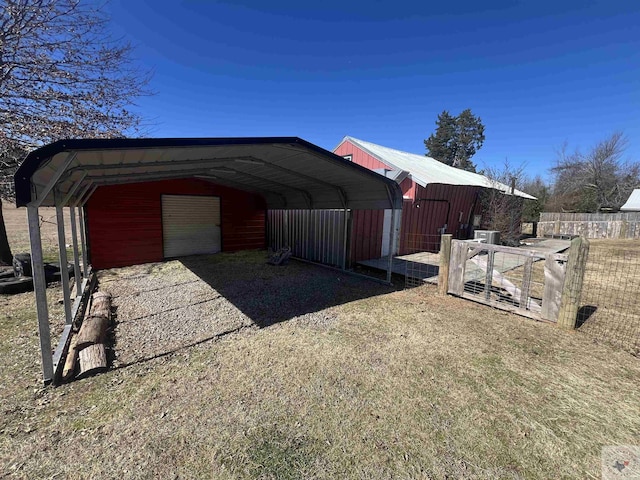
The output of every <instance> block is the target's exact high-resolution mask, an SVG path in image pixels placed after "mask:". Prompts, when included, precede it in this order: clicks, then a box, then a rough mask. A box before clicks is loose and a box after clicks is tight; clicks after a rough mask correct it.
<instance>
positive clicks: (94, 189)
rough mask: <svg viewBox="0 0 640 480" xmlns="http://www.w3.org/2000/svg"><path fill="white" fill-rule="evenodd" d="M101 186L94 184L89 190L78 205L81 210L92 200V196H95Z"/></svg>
mask: <svg viewBox="0 0 640 480" xmlns="http://www.w3.org/2000/svg"><path fill="white" fill-rule="evenodd" d="M98 187H99V185H96V184H93V185H92V186H91V188H90V189H89V192H88V193H87V195H86V196H85V197H84V198H83V199H82V201H81V202H80V203H79V204H78V206H79V207H80V208H82V207H84V204H85V203H87V202H88V201H89V199H90V198H91V195H93V192H95V191H96V190H97V189H98Z"/></svg>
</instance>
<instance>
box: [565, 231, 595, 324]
mask: <svg viewBox="0 0 640 480" xmlns="http://www.w3.org/2000/svg"><path fill="white" fill-rule="evenodd" d="M588 256H589V240H587V239H586V238H584V237H577V238H574V239H573V240H572V241H571V247H570V248H569V260H568V261H567V273H566V275H565V279H564V286H563V287H562V300H561V303H560V311H559V313H558V326H559V327H561V328H565V329H567V330H572V329H574V328H576V320H577V316H578V308H579V307H580V295H581V294H582V281H583V280H584V270H585V265H586V264H587V258H588Z"/></svg>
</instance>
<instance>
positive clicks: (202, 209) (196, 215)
mask: <svg viewBox="0 0 640 480" xmlns="http://www.w3.org/2000/svg"><path fill="white" fill-rule="evenodd" d="M162 238H163V242H164V256H165V258H172V257H182V256H185V255H197V254H203V253H216V252H219V251H220V250H221V243H222V242H221V237H220V197H206V196H192V195H162Z"/></svg>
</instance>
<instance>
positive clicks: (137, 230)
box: [86, 179, 266, 269]
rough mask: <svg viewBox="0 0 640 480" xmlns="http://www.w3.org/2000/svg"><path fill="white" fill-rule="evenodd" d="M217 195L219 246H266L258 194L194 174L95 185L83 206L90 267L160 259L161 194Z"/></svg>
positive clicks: (227, 248) (263, 209) (263, 206)
mask: <svg viewBox="0 0 640 480" xmlns="http://www.w3.org/2000/svg"><path fill="white" fill-rule="evenodd" d="M163 194H169V195H215V196H219V197H220V210H221V212H220V213H221V216H222V250H223V251H236V250H247V249H254V248H265V218H266V215H265V212H266V204H265V202H264V200H263V199H262V198H261V197H260V196H257V195H253V194H249V193H246V192H242V191H240V190H236V189H233V188H228V187H223V186H219V185H214V184H212V183H210V182H207V181H204V180H198V179H182V180H165V181H159V182H145V183H133V184H126V185H111V186H103V187H100V188H98V189H97V190H96V191H95V193H94V194H93V195H92V196H91V199H90V200H89V201H88V202H87V205H86V214H87V224H88V231H89V237H88V241H89V244H90V252H91V263H92V265H93V267H94V268H96V269H102V268H113V267H122V266H127V265H136V264H140V263H147V262H159V261H162V260H163V248H162V204H161V196H162V195H163Z"/></svg>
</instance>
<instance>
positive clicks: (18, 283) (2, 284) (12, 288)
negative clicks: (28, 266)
mask: <svg viewBox="0 0 640 480" xmlns="http://www.w3.org/2000/svg"><path fill="white" fill-rule="evenodd" d="M31 290H33V278H31V277H18V278H1V279H0V293H1V294H5V295H12V294H14V293H22V292H30V291H31Z"/></svg>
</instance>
